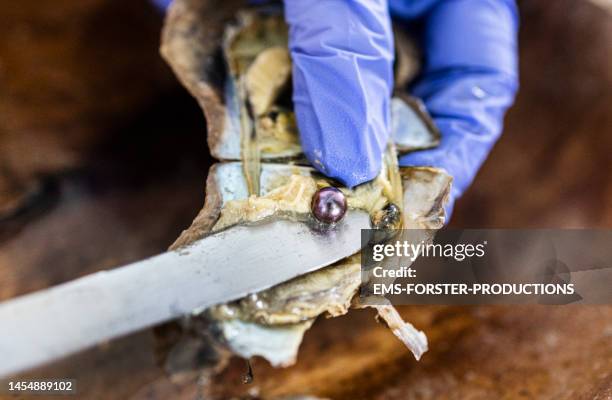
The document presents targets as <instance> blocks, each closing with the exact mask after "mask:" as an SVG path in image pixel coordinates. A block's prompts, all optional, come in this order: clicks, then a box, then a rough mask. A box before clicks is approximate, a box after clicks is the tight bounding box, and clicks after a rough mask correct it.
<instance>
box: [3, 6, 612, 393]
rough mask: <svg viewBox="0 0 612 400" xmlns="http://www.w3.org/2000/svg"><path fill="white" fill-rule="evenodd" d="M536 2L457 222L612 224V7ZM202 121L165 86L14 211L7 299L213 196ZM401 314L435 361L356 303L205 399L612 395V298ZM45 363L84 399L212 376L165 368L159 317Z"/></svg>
mask: <svg viewBox="0 0 612 400" xmlns="http://www.w3.org/2000/svg"><path fill="white" fill-rule="evenodd" d="M521 8H522V17H523V24H522V25H523V31H522V34H521V46H522V47H521V73H522V89H521V92H520V95H519V98H518V102H517V104H516V106H515V107H514V108H513V109H512V110H511V112H510V113H509V115H508V118H507V125H506V126H507V129H506V132H505V134H504V136H503V138H502V139H501V140H500V142H499V143H498V145H497V146H496V147H495V149H494V151H493V153H492V154H491V156H490V158H489V160H488V161H487V162H486V164H485V166H484V168H483V169H482V171H481V173H480V174H479V176H478V178H477V180H476V182H475V183H474V185H473V187H472V188H471V189H470V191H469V192H468V193H467V194H466V196H465V197H464V198H463V199H461V200H460V202H459V203H458V204H457V207H456V210H455V216H454V220H453V222H452V225H454V226H457V227H580V226H586V227H594V226H596V227H606V228H611V227H612V176H611V174H612V157H611V156H610V154H611V150H612V114H610V112H609V110H610V107H611V105H612V59H611V57H612V56H611V54H612V51H611V50H612V49H611V46H612V40H611V39H612V14H610V13H609V12H607V11H604V9H603V8H599V7H597V6H596V5H594V3H590V2H586V1H571V0H556V1H554V2H551V1H548V0H539V1H536V0H530V1H523V2H522V3H521ZM201 124H202V120H201V116H200V113H199V111H198V110H197V107H196V105H195V104H194V102H193V101H192V100H191V99H190V98H189V97H188V96H187V95H186V94H184V93H183V92H182V91H180V90H179V91H177V92H176V93H172V94H169V95H166V96H165V97H164V98H162V99H161V100H160V103H159V104H157V105H155V106H153V107H151V108H150V109H148V110H147V112H146V113H144V114H138V115H134V116H133V117H132V119H130V120H128V121H125V123H124V124H123V126H124V128H123V129H121V130H119V131H117V132H115V133H114V134H112V135H108V137H107V138H106V139H105V142H106V143H105V144H104V146H103V147H101V148H99V149H98V150H97V151H96V153H95V157H93V158H92V159H91V160H90V162H89V163H88V164H87V165H85V166H83V168H81V169H79V170H77V171H74V172H71V173H65V174H63V175H61V176H59V178H58V179H59V180H58V182H59V183H58V185H59V191H58V194H57V195H56V196H55V198H54V201H53V202H50V203H49V204H52V205H53V204H54V205H53V206H52V207H50V208H48V209H47V211H46V212H42V211H41V212H39V213H37V214H36V215H35V216H32V217H31V218H29V219H28V220H27V221H26V222H24V223H22V224H12V225H11V226H10V231H9V230H8V228H7V226H6V225H4V226H2V225H0V233H2V232H3V231H2V229H4V233H5V234H0V300H5V299H8V298H11V297H13V296H16V295H19V294H23V293H27V292H30V291H33V290H37V289H41V288H44V287H47V286H49V285H53V284H57V283H60V282H63V281H66V280H69V279H72V278H75V277H78V276H81V275H84V274H87V273H91V272H94V271H97V270H101V269H105V268H109V267H112V266H114V265H117V264H121V263H125V262H129V261H133V260H136V259H139V258H142V257H145V256H148V255H151V254H154V253H156V252H158V251H161V250H163V249H164V248H165V247H166V246H167V245H169V244H170V243H171V242H172V241H173V239H174V238H175V237H176V236H177V235H178V233H179V232H180V230H181V229H183V228H184V227H185V226H187V225H188V224H189V222H190V221H191V219H192V218H193V217H194V216H195V214H196V213H197V211H198V209H199V208H200V206H201V202H202V200H203V193H202V187H203V183H204V179H205V175H206V172H205V171H206V168H207V165H208V164H209V163H210V160H209V159H208V156H207V154H206V149H205V139H204V138H203V137H202V135H201V132H202V129H201V128H202V126H201ZM402 313H403V315H404V316H405V317H406V318H408V319H409V320H411V321H412V322H413V323H414V324H415V325H416V326H417V327H418V328H420V329H423V330H425V332H426V333H427V334H428V336H429V338H430V342H431V344H430V348H431V351H430V352H429V353H427V354H426V355H425V356H424V357H423V359H422V361H421V362H419V363H417V362H415V361H414V360H413V359H412V358H411V356H410V354H409V353H408V351H407V350H406V349H404V348H403V347H402V346H401V345H400V343H399V342H398V341H397V340H396V339H395V338H394V337H393V336H392V335H391V333H390V332H388V331H387V330H386V329H385V328H384V327H382V326H380V325H377V324H376V323H375V321H374V317H373V314H372V313H371V312H369V311H355V312H352V313H351V314H350V315H348V316H346V317H342V318H337V319H332V320H325V319H322V320H320V321H318V322H317V323H316V324H315V326H314V327H313V329H312V330H311V331H309V332H308V333H307V335H306V338H305V341H304V344H303V348H302V351H301V353H300V358H299V362H298V364H297V365H296V366H295V367H292V368H289V369H284V370H273V369H271V368H270V367H269V366H267V365H266V363H265V362H264V361H262V360H255V362H254V369H255V381H254V383H253V384H251V385H241V383H240V375H241V374H242V373H243V372H244V369H245V366H244V363H243V362H242V361H240V360H233V361H232V363H231V365H230V368H229V369H228V370H226V371H225V372H223V373H222V374H220V375H219V376H216V377H214V378H213V380H212V385H210V386H209V389H210V391H211V393H208V396H207V398H212V397H211V396H212V395H214V396H215V397H216V398H230V396H231V395H238V394H241V395H244V394H245V393H250V394H251V395H254V396H255V395H260V396H262V397H266V396H277V395H285V394H296V393H309V394H315V395H319V396H327V397H329V398H332V399H381V400H382V399H568V400H569V399H612V307H611V306H566V307H547V306H522V307H517V306H512V307H509V306H508V307H501V306H498V307H493V306H489V307H482V306H481V307H433V306H432V307H404V308H402ZM0 323H1V321H0ZM0 357H1V355H0ZM29 375H30V376H44V377H69V378H75V379H77V380H78V383H77V386H78V390H79V395H78V396H77V397H76V398H84V399H128V398H132V399H170V398H172V399H190V400H191V399H196V398H198V397H197V396H198V394H199V390H200V388H199V386H198V385H196V384H195V383H193V382H192V381H189V380H185V381H174V382H171V381H170V380H169V379H168V378H167V377H165V376H164V375H163V373H162V371H161V370H160V369H159V368H158V367H157V366H156V364H155V360H154V357H153V352H152V335H151V333H150V332H148V331H147V332H141V333H138V334H135V335H131V336H129V337H126V338H123V339H120V340H117V341H114V342H112V343H109V344H106V345H102V346H99V348H96V349H93V350H90V351H87V352H84V353H82V354H79V355H77V356H74V357H71V358H69V359H67V360H64V361H61V362H58V363H56V364H54V365H51V366H48V367H46V368H43V369H41V370H39V371H33V372H32V373H31V374H29ZM0 398H12V397H6V396H5V397H3V396H1V395H0ZM33 398H36V399H42V398H44V397H39V396H37V397H33ZM54 398H57V397H54ZM70 398H75V397H70Z"/></svg>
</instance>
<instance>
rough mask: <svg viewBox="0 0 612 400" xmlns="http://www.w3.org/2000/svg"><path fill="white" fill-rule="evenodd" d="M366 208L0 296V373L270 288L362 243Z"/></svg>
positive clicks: (228, 235) (278, 224)
mask: <svg viewBox="0 0 612 400" xmlns="http://www.w3.org/2000/svg"><path fill="white" fill-rule="evenodd" d="M368 228H370V217H369V215H367V214H366V213H365V212H361V211H356V210H350V211H349V212H347V214H346V216H345V217H344V219H343V220H342V221H341V222H340V223H338V224H337V225H336V226H334V227H333V228H332V229H330V230H328V231H325V232H319V231H316V230H313V229H311V228H310V227H309V226H308V225H307V224H306V223H296V222H292V221H288V220H282V219H281V220H275V221H271V222H266V223H262V224H256V225H249V226H236V227H233V228H230V229H228V230H225V231H222V232H219V233H216V234H214V235H211V236H208V237H206V238H204V239H201V240H199V241H196V242H195V243H193V244H192V245H190V246H188V247H185V248H182V249H179V250H176V251H169V252H166V253H163V254H160V255H157V256H154V257H151V258H149V259H145V260H142V261H138V262H135V263H133V264H129V265H126V266H123V267H119V268H116V269H112V270H108V271H101V272H97V273H94V274H92V275H88V276H85V277H82V278H79V279H76V280H74V281H71V282H68V283H64V284H61V285H58V286H55V287H52V288H49V289H45V290H42V291H39V292H35V293H32V294H28V295H24V296H21V297H18V298H15V299H12V300H9V301H6V302H3V303H0V377H3V376H8V375H9V374H16V373H18V372H21V371H24V370H26V369H30V368H32V367H35V366H38V365H41V364H45V363H47V362H50V361H53V360H56V359H58V358H61V357H64V356H67V355H69V354H72V353H75V352H77V351H79V350H84V349H87V348H90V347H92V346H94V345H96V344H98V343H101V342H103V341H107V340H110V339H113V338H116V337H119V336H123V335H126V334H128V333H131V332H134V331H137V330H141V329H144V328H147V327H150V326H153V325H155V324H158V323H161V322H165V321H168V320H171V319H174V318H177V317H180V316H182V315H186V314H189V313H192V312H194V310H203V309H205V308H207V307H210V306H212V305H215V304H219V303H225V302H228V301H231V300H236V299H239V298H241V297H244V296H246V295H248V294H249V293H254V292H258V291H261V290H263V289H267V288H269V287H271V286H274V285H276V284H279V283H282V282H285V281H287V280H290V279H292V278H294V277H297V276H299V275H302V274H305V273H307V272H311V271H314V270H316V269H319V268H322V267H324V266H326V265H329V264H331V263H333V262H336V261H338V260H340V259H342V258H344V257H347V256H349V255H351V254H354V253H356V252H358V251H359V250H360V249H361V234H360V231H361V229H368Z"/></svg>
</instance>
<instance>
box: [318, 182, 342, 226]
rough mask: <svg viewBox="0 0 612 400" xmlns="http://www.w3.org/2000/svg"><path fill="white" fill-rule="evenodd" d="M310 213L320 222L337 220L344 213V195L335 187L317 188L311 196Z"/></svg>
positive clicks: (327, 222) (329, 222)
mask: <svg viewBox="0 0 612 400" xmlns="http://www.w3.org/2000/svg"><path fill="white" fill-rule="evenodd" d="M311 208H312V214H313V215H314V216H315V218H316V219H318V220H319V221H321V222H324V223H326V224H332V223H334V222H338V221H340V220H341V219H342V217H344V214H345V213H346V208H347V206H346V197H345V196H344V193H342V192H341V191H340V190H339V189H336V188H335V187H331V186H329V187H325V188H323V189H319V190H318V191H317V193H315V195H314V196H313V197H312V204H311Z"/></svg>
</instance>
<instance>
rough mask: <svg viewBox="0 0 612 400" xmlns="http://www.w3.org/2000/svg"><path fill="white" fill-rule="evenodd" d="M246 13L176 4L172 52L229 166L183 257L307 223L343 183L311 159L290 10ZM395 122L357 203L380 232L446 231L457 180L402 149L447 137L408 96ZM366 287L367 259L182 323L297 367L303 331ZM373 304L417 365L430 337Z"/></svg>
mask: <svg viewBox="0 0 612 400" xmlns="http://www.w3.org/2000/svg"><path fill="white" fill-rule="evenodd" d="M240 6H244V4H242V3H241V2H232V1H229V2H224V3H223V4H222V5H218V4H216V3H215V4H213V2H209V1H204V0H175V2H174V3H173V5H172V7H171V9H170V11H169V14H168V17H167V21H166V26H165V28H164V34H163V41H162V54H163V55H164V57H165V58H166V59H167V60H168V62H169V63H170V65H171V66H172V67H173V69H174V71H175V72H176V74H177V76H178V77H179V79H180V80H181V82H183V83H184V84H185V86H186V87H187V88H188V89H189V90H190V91H191V93H192V94H193V95H194V96H195V97H196V98H197V99H198V101H199V102H200V105H201V106H202V108H203V109H204V113H205V115H206V118H207V129H208V142H209V146H210V149H211V152H212V154H213V155H214V156H215V157H217V158H219V159H221V160H223V161H229V162H222V163H220V164H216V165H214V166H213V167H212V168H211V170H210V171H209V176H208V180H207V186H206V201H205V205H204V208H203V209H202V211H201V212H200V213H199V214H198V216H197V217H196V219H195V220H194V221H193V223H192V225H191V226H190V227H189V228H188V229H187V230H185V231H184V232H183V233H182V234H181V236H180V237H179V238H178V239H177V241H176V242H175V243H174V244H173V245H172V247H171V248H173V249H175V248H180V247H181V246H184V245H188V244H190V243H191V242H193V241H195V240H197V239H199V238H201V237H202V236H204V235H206V234H208V233H210V232H215V231H217V230H220V229H225V228H227V227H230V226H232V225H236V224H241V223H246V222H252V221H258V220H262V219H264V218H266V219H267V218H289V219H293V220H296V221H299V220H300V219H303V218H307V217H308V213H309V212H310V201H311V198H312V195H313V194H314V193H315V192H316V190H317V189H318V188H321V187H324V186H327V185H331V184H332V183H333V182H330V181H329V180H328V179H327V178H325V177H323V176H322V175H320V174H318V173H317V172H316V171H315V170H314V169H313V168H311V167H309V166H307V162H306V161H305V160H304V158H303V157H302V155H301V147H300V145H299V132H298V130H297V127H296V124H295V117H294V115H293V107H292V102H291V81H290V80H291V60H290V57H289V52H288V51H287V47H286V46H287V28H286V26H285V23H284V21H283V19H282V16H281V14H280V13H279V10H277V9H270V8H261V9H251V10H249V11H246V12H245V11H239V10H238V9H239V7H240ZM219 43H222V45H221V46H220V49H219V47H218V44H219ZM219 50H220V51H219ZM392 117H393V124H392V129H393V132H392V138H393V140H394V142H395V144H393V143H391V144H390V146H389V151H388V152H387V154H385V163H384V168H383V171H382V172H381V174H380V175H379V177H378V178H376V179H375V180H373V181H372V182H369V183H366V184H364V185H360V186H359V187H357V188H355V189H353V190H349V189H346V188H342V189H341V190H343V191H344V192H345V194H346V196H347V199H348V205H349V207H351V208H358V209H363V210H366V211H367V212H369V213H370V215H371V216H372V220H373V221H374V223H375V225H378V226H381V227H394V228H397V227H400V226H405V227H419V228H428V229H438V228H440V227H441V226H442V225H443V222H444V209H443V205H444V202H445V201H446V198H447V195H448V192H449V189H450V183H451V180H452V178H451V177H450V176H448V175H447V174H446V173H445V172H444V171H442V170H439V169H435V168H401V169H400V168H398V166H397V155H396V149H397V150H398V151H399V152H407V151H413V150H416V149H424V148H430V147H432V146H435V145H436V144H437V143H438V141H439V135H438V132H437V130H436V129H435V126H434V125H433V123H432V122H431V120H430V119H429V117H428V116H427V115H426V113H425V112H424V108H423V107H422V106H420V105H419V103H418V101H417V100H415V99H411V98H408V97H406V96H404V95H401V94H400V95H398V96H396V97H395V98H394V99H393V103H392ZM231 160H240V162H231ZM262 245H265V244H262ZM360 285H361V262H360V258H359V255H358V254H357V255H354V256H351V257H348V258H347V259H344V260H341V261H339V262H337V263H335V264H333V265H330V266H328V267H326V268H324V269H321V270H319V271H316V272H313V273H310V274H307V275H304V276H301V277H298V278H296V279H293V280H291V281H288V282H285V283H283V284H280V285H277V286H275V287H272V288H270V289H268V290H265V291H262V292H260V293H254V294H252V295H250V296H248V297H246V298H244V299H240V300H238V301H235V302H232V303H230V304H224V305H219V306H216V307H213V308H212V309H209V310H205V311H203V312H197V313H196V314H195V315H194V316H193V317H192V318H191V319H188V320H186V321H183V322H184V323H183V328H184V330H185V331H190V332H193V331H194V329H193V326H196V325H197V326H200V324H199V323H200V322H202V321H205V324H204V326H205V328H203V330H204V331H205V332H202V333H205V334H203V335H201V336H202V338H204V337H209V336H210V334H211V333H212V334H213V335H212V336H214V337H215V338H216V339H217V341H218V342H220V343H222V344H223V346H224V347H226V348H229V349H230V350H231V352H232V353H234V354H238V355H241V356H243V357H247V358H248V357H251V356H254V355H259V356H262V357H264V358H266V359H267V360H268V361H270V363H272V364H273V365H276V366H286V365H290V364H291V363H293V362H295V359H296V355H297V351H298V348H299V344H300V342H301V340H302V337H303V335H304V332H305V331H306V330H307V329H308V328H309V327H310V326H311V325H312V324H313V322H314V320H315V319H316V318H317V317H318V316H320V315H327V316H338V315H342V314H344V313H346V312H347V311H348V309H349V308H350V307H351V306H359V307H362V306H367V305H364V304H358V302H355V297H356V294H357V292H358V290H359V287H360ZM373 307H374V308H376V310H377V311H378V314H379V316H380V317H381V318H382V319H383V320H385V321H386V323H387V325H388V326H389V328H390V329H391V330H392V331H393V333H394V334H395V335H396V336H397V337H398V338H400V339H401V340H402V341H403V342H404V343H405V344H406V345H407V346H408V347H409V348H410V350H412V352H413V353H414V355H415V357H416V358H417V359H418V358H419V357H420V356H421V355H422V353H423V352H424V351H426V349H427V341H426V338H425V335H424V334H423V333H422V332H419V331H417V330H416V329H415V328H414V327H413V326H412V325H410V324H409V323H406V322H404V321H402V320H401V318H400V317H399V314H398V313H397V312H396V311H395V309H394V308H393V307H392V306H391V305H376V306H373ZM195 330H196V331H197V329H195ZM196 336H197V335H196ZM195 340H198V339H197V338H196V339H195ZM202 340H203V339H202Z"/></svg>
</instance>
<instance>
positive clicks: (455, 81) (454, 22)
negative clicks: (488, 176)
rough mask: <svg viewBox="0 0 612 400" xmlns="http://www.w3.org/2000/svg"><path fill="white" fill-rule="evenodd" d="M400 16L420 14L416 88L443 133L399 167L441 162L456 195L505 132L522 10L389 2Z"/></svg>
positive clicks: (470, 2)
mask: <svg viewBox="0 0 612 400" xmlns="http://www.w3.org/2000/svg"><path fill="white" fill-rule="evenodd" d="M390 8H391V12H392V14H393V15H394V16H397V17H400V18H404V19H407V20H408V23H410V20H413V19H417V18H422V22H423V28H422V29H423V31H422V32H421V34H422V38H421V39H422V43H421V45H422V49H423V51H424V55H425V65H424V70H423V72H422V76H421V77H420V78H419V80H418V81H417V82H416V84H415V85H414V87H413V88H412V93H413V94H414V95H415V96H417V97H420V98H422V99H423V101H424V102H425V106H426V107H427V109H428V111H429V112H430V114H431V115H432V117H433V118H434V120H435V122H436V125H437V126H438V128H439V129H440V131H441V133H442V141H441V144H440V146H439V147H438V148H436V149H432V150H426V151H420V152H414V153H410V154H407V155H405V156H403V157H401V158H400V165H403V166H409V165H421V166H435V167H441V168H444V169H446V170H447V171H448V172H449V173H450V174H451V175H452V176H453V177H454V181H453V188H452V191H451V199H450V201H449V205H448V206H447V215H448V216H450V214H451V212H452V207H453V203H454V200H455V199H456V198H458V197H459V196H461V194H462V193H463V192H464V191H465V190H466V189H467V188H468V186H469V185H470V184H471V183H472V180H473V179H474V177H475V175H476V173H477V172H478V169H479V168H480V166H481V165H482V163H483V162H484V160H485V158H486V157H487V154H488V153H489V151H490V150H491V148H492V147H493V145H494V143H495V141H496V140H497V139H498V137H499V135H500V134H501V131H502V127H503V117H504V113H505V111H506V109H507V108H508V107H509V106H510V105H512V103H513V101H514V96H515V93H516V91H517V89H518V72H517V69H518V67H517V61H518V60H517V38H516V36H517V31H518V13H517V10H516V5H515V3H514V1H513V0H454V1H445V0H420V1H408V0H391V1H390Z"/></svg>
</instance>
